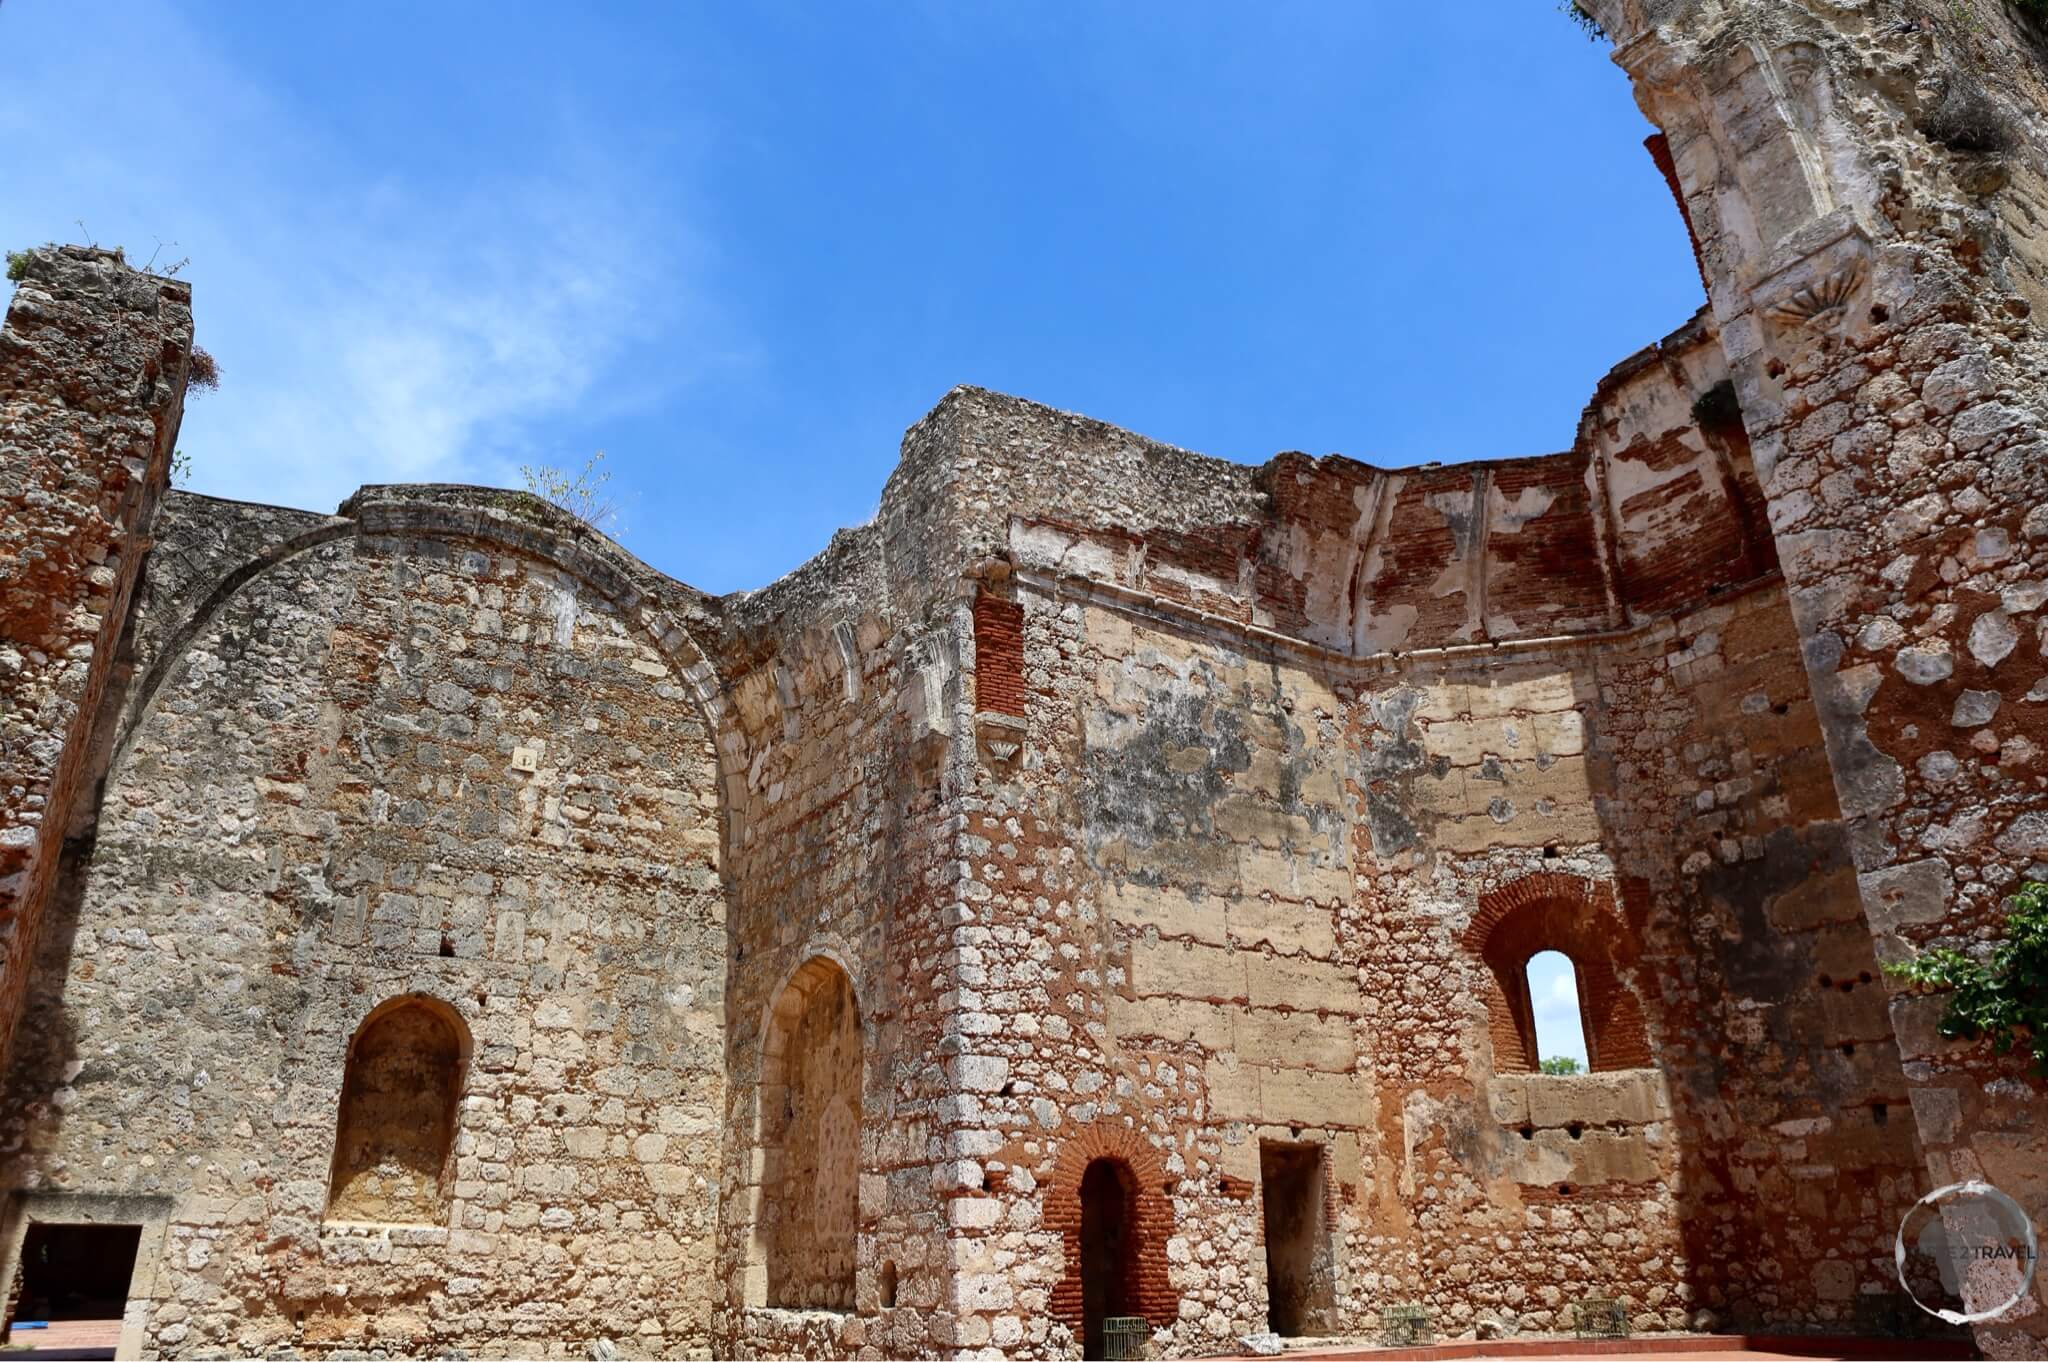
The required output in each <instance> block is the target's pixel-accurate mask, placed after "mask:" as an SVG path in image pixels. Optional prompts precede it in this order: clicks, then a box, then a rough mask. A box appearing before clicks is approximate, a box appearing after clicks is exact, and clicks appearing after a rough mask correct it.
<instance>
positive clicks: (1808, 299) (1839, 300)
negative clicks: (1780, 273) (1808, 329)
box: [1771, 265, 1862, 325]
mask: <svg viewBox="0 0 2048 1362" xmlns="http://www.w3.org/2000/svg"><path fill="white" fill-rule="evenodd" d="M1861 279H1862V271H1861V270H1860V269H1858V268H1857V267H1855V266H1853V265H1849V266H1844V267H1843V268H1841V269H1838V270H1836V271H1834V272H1833V273H1832V274H1830V275H1828V276H1827V277H1826V278H1825V279H1822V280H1819V281H1818V282H1816V283H1812V284H1808V285H1807V286H1806V287H1805V288H1802V289H1797V290H1794V291H1793V293H1792V294H1791V296H1790V297H1787V298H1784V299H1782V300H1780V301H1779V302H1778V303H1776V304H1774V305H1773V306H1772V308H1771V315H1772V316H1774V317H1776V318H1777V319H1778V320H1780V321H1784V322H1792V323H1795V324H1806V325H1812V324H1813V323H1815V322H1818V321H1820V320H1821V319H1822V318H1824V317H1827V316H1830V315H1832V314H1834V313H1838V312H1840V311H1842V309H1843V308H1845V307H1847V306H1848V305H1849V299H1850V297H1851V296H1852V295H1853V294H1854V293H1855V292H1856V285H1857V284H1858V283H1859V282H1860V281H1861Z"/></svg>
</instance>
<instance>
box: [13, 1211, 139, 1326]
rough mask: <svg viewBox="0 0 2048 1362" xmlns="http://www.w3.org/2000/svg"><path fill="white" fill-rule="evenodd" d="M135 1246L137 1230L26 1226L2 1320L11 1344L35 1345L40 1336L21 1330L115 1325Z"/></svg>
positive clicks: (125, 1303) (130, 1227)
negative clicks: (74, 1323) (83, 1323)
mask: <svg viewBox="0 0 2048 1362" xmlns="http://www.w3.org/2000/svg"><path fill="white" fill-rule="evenodd" d="M141 1243H142V1226H140V1225H47V1224H31V1225H30V1226H29V1227H28V1232H27V1233H26V1234H24V1235H23V1236H22V1241H21V1272H20V1275H19V1276H18V1277H17V1278H16V1284H17V1287H18V1294H17V1295H16V1297H15V1299H14V1301H13V1302H12V1304H13V1309H12V1310H10V1311H9V1312H8V1318H7V1323H8V1325H9V1335H10V1337H11V1338H12V1340H13V1342H14V1343H15V1344H17V1345H19V1344H23V1343H26V1344H29V1345H30V1346H33V1345H34V1344H36V1343H37V1342H40V1341H41V1339H40V1338H39V1337H37V1335H39V1334H40V1333H41V1331H40V1330H37V1331H34V1332H33V1333H31V1331H29V1330H26V1329H21V1328H20V1327H19V1326H21V1325H23V1324H30V1323H59V1322H62V1321H66V1320H103V1321H118V1320H119V1319H120V1318H121V1316H122V1315H123V1314H124V1313H126V1311H127V1309H128V1282H129V1279H130V1278H132V1277H133V1276H134V1275H135V1251H136V1249H137V1247H139V1246H140V1245H141ZM106 1355H107V1356H109V1357H111V1356H113V1353H112V1351H111V1350H108V1351H107V1353H106Z"/></svg>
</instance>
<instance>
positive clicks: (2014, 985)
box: [1884, 884, 2048, 1077]
mask: <svg viewBox="0 0 2048 1362" xmlns="http://www.w3.org/2000/svg"><path fill="white" fill-rule="evenodd" d="M2006 907H2007V908H2009V909H2011V912H2010V913H2009V914H2008V915H2007V917H2006V919H2005V940H2003V941H2001V942H1999V943H1998V944H1997V946H1995V947H1994V948H1993V949H1992V951H1991V953H1990V957H1989V959H1987V960H1983V961H1978V960H1973V959H1971V958H1970V957H1969V956H1967V955H1965V954H1963V953H1962V952H1961V951H1959V950H1954V949H1952V948H1950V947H1946V946H1938V947H1936V948H1934V949H1933V950H1930V951H1925V952H1923V953H1922V954H1920V955H1919V956H1917V957H1915V958H1914V959H1911V960H1907V961H1904V962H1902V963H1898V964H1890V965H1886V966H1885V967H1884V969H1885V973H1887V974H1890V975H1892V976H1894V977H1895V978H1899V979H1904V980H1906V981H1907V982H1908V983H1913V984H1919V985H1922V986H1923V987H1928V988H1947V989H1953V990H1954V992H1952V993H1951V994H1950V995H1949V1000H1948V1010H1947V1011H1945V1012H1943V1013H1942V1015H1941V1028H1940V1029H1941V1034H1942V1035H1944V1036H1948V1037H1950V1038H1952V1039H1958V1040H1976V1039H1978V1038H1979V1037H1982V1036H1989V1037H1990V1038H1991V1046H1992V1049H1994V1050H1996V1051H1997V1052H1998V1053H1999V1054H2001V1055H2002V1054H2007V1053H2010V1052H2011V1050H2012V1048H2013V1046H2014V1045H2016V1044H2025V1045H2026V1047H2027V1049H2028V1051H2029V1052H2030V1053H2031V1054H2032V1055H2033V1057H2034V1070H2035V1072H2036V1073H2038V1074H2041V1075H2042V1076H2044V1077H2048V884H2029V885H2027V886H2026V887H2024V888H2023V889H2021V890H2020V891H2019V893H2017V894H2014V895H2013V896H2012V897H2011V898H2010V899H2007V900H2006Z"/></svg>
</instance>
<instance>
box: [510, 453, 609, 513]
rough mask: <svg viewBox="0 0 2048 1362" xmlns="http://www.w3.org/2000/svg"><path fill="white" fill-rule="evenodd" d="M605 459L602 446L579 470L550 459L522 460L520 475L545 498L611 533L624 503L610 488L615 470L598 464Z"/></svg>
mask: <svg viewBox="0 0 2048 1362" xmlns="http://www.w3.org/2000/svg"><path fill="white" fill-rule="evenodd" d="M603 461H604V451H603V450H602V449H600V450H598V451H597V453H595V454H593V455H591V456H590V458H589V460H588V461H587V462H586V463H585V464H584V465H583V467H582V468H580V469H576V470H570V469H566V468H557V467H556V466H555V465H553V464H547V463H541V464H521V465H520V466H519V477H520V480H521V481H522V482H523V483H524V484H525V485H526V490H527V491H529V492H531V493H533V494H534V495H535V496H537V497H539V498H540V499H541V500H542V501H548V502H553V503H554V504H555V505H557V506H559V507H561V508H562V509H563V510H565V511H567V512H568V513H569V514H570V515H573V516H575V517H576V518H577V519H579V520H581V521H582V522H583V523H584V524H586V525H588V526H590V528H592V529H593V530H601V531H604V532H606V533H610V532H611V531H613V530H614V529H615V528H616V527H617V526H618V523H619V511H620V507H619V503H618V500H617V498H615V497H614V496H613V495H612V494H611V492H610V491H608V490H607V485H608V484H609V483H610V482H611V480H612V475H611V470H610V469H606V468H600V467H598V465H599V464H600V463H602V462H603Z"/></svg>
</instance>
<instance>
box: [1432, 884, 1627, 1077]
mask: <svg viewBox="0 0 2048 1362" xmlns="http://www.w3.org/2000/svg"><path fill="white" fill-rule="evenodd" d="M1464 944H1465V948H1466V950H1467V951H1468V952H1470V954H1471V955H1472V956H1474V957H1476V958H1477V961H1478V963H1479V965H1480V966H1481V976H1482V977H1481V980H1480V988H1481V991H1482V992H1483V993H1484V994H1485V996H1486V1015H1487V1028H1488V1030H1489V1032H1490V1033H1491V1035H1492V1039H1493V1067H1494V1072H1496V1073H1504V1074H1506V1073H1529V1072H1531V1071H1533V1070H1534V1069H1535V1068H1536V1062H1537V1059H1538V1058H1539V1056H1538V1055H1537V1053H1536V1013H1535V1008H1534V1006H1533V1001H1532V999H1531V998H1530V997H1529V972H1528V971H1529V961H1530V959H1531V958H1532V957H1534V956H1535V955H1536V954H1538V953H1539V952H1541V951H1558V952H1561V953H1562V954H1563V955H1564V956H1565V957H1566V958H1567V959H1569V960H1570V961H1571V962H1572V967H1573V971H1574V973H1575V974H1576V975H1577V976H1578V984H1579V1017H1580V1020H1581V1023H1582V1024H1583V1025H1584V1026H1585V1029H1586V1055H1587V1060H1588V1065H1587V1067H1588V1068H1590V1069H1593V1070H1595V1071H1600V1070H1607V1069H1641V1068H1647V1067H1648V1066H1649V1063H1650V1039H1649V1033H1648V1031H1647V1030H1646V1029H1645V1027H1644V1025H1643V1009H1642V1004H1641V1003H1639V1002H1638V1001H1637V1000H1636V996H1635V994H1634V993H1632V992H1631V991H1630V990H1629V987H1628V985H1627V984H1625V983H1623V982H1622V979H1621V976H1620V972H1619V971H1620V970H1621V969H1622V968H1624V967H1626V966H1627V965H1629V964H1631V963H1632V962H1633V960H1634V953H1635V946H1634V936H1633V934H1632V933H1631V932H1630V931H1629V928H1628V924H1627V922H1626V921H1625V920H1624V919H1623V917H1622V914H1621V912H1620V911H1619V909H1618V908H1617V907H1616V904H1615V896H1614V886H1613V885H1612V884H1608V883H1605V882H1599V881H1594V880H1588V879H1582V878H1580V877H1579V876H1576V875H1561V874H1556V873H1553V872H1550V871H1543V872H1539V873H1537V874H1533V875H1527V876H1524V877H1523V878H1521V879H1519V880H1516V881H1514V882H1513V883H1511V884H1507V885H1503V886H1502V887H1501V888H1499V889H1496V890H1494V891H1493V892H1492V893H1490V894H1486V895H1484V896H1483V897H1481V899H1480V900H1479V910H1478V912H1476V913H1474V914H1473V916H1472V925H1471V926H1470V927H1468V928H1467V929H1466V931H1465V936H1464Z"/></svg>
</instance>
